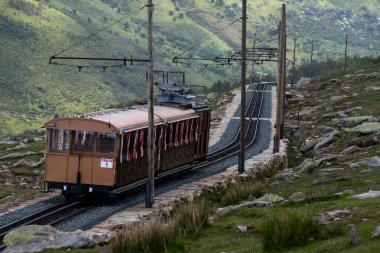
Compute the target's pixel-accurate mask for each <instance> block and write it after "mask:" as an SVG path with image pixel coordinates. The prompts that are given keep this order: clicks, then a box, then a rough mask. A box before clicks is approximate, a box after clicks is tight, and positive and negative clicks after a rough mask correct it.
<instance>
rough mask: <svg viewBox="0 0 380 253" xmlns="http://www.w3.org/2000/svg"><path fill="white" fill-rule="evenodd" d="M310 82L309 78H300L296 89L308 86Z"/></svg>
mask: <svg viewBox="0 0 380 253" xmlns="http://www.w3.org/2000/svg"><path fill="white" fill-rule="evenodd" d="M310 82H311V79H310V78H307V77H301V79H300V80H299V81H298V82H297V83H296V86H297V87H303V86H305V85H308V84H309V83H310Z"/></svg>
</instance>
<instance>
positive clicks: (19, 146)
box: [5, 142, 30, 151]
mask: <svg viewBox="0 0 380 253" xmlns="http://www.w3.org/2000/svg"><path fill="white" fill-rule="evenodd" d="M29 147H30V146H29V145H28V144H25V143H22V142H21V143H20V144H18V145H17V146H16V147H13V148H7V149H5V150H7V151H12V150H20V149H26V148H29Z"/></svg>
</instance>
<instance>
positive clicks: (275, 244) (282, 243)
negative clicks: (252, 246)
mask: <svg viewBox="0 0 380 253" xmlns="http://www.w3.org/2000/svg"><path fill="white" fill-rule="evenodd" d="M319 233H320V226H319V225H318V222H317V220H316V218H315V215H313V213H312V212H304V211H295V212H288V213H285V214H283V215H279V214H276V215H270V216H269V217H268V218H266V219H265V220H264V222H263V223H262V225H261V239H262V243H263V247H264V250H266V251H279V250H283V249H288V248H292V247H296V246H303V245H305V244H306V243H307V242H308V240H309V238H312V237H316V236H318V235H319Z"/></svg>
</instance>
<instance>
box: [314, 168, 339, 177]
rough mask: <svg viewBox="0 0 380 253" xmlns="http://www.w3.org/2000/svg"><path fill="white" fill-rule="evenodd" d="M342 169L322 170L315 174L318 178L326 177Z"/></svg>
mask: <svg viewBox="0 0 380 253" xmlns="http://www.w3.org/2000/svg"><path fill="white" fill-rule="evenodd" d="M343 170H344V168H329V169H322V170H319V171H318V172H317V173H316V174H317V175H318V176H327V175H331V174H335V173H336V172H337V171H343Z"/></svg>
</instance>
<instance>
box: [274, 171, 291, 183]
mask: <svg viewBox="0 0 380 253" xmlns="http://www.w3.org/2000/svg"><path fill="white" fill-rule="evenodd" d="M295 177H296V175H295V173H294V171H293V170H292V169H286V170H283V171H281V172H280V173H279V174H277V175H276V176H275V179H278V180H282V181H292V180H293V179H295Z"/></svg>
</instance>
